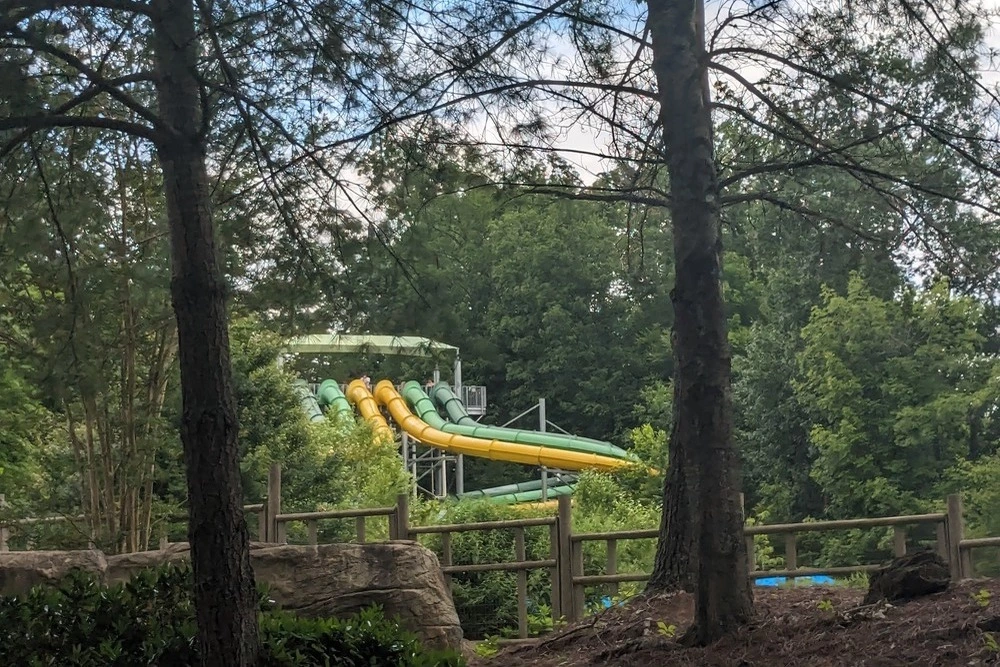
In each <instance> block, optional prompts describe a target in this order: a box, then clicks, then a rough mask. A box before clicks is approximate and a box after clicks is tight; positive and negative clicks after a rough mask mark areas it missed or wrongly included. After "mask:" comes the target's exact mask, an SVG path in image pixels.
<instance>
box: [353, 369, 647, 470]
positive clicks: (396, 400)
mask: <svg viewBox="0 0 1000 667" xmlns="http://www.w3.org/2000/svg"><path fill="white" fill-rule="evenodd" d="M359 385H360V388H361V390H364V391H365V393H367V390H366V389H365V388H364V384H363V383H361V381H360V380H355V381H354V382H352V383H351V384H350V386H349V387H348V389H347V398H348V399H349V400H351V401H352V402H354V404H355V405H357V406H358V409H359V410H362V404H361V403H359V402H358V401H355V400H354V398H352V396H355V395H357V394H358V393H359V390H358V387H359ZM374 403H377V405H376V406H374V407H375V410H376V412H377V409H378V406H379V405H380V406H383V407H385V408H386V409H387V410H388V411H389V415H390V416H391V417H392V420H393V421H394V422H396V424H397V425H399V427H400V428H401V429H402V430H403V431H405V432H406V433H407V434H409V435H410V436H411V437H413V438H415V439H417V440H419V441H420V442H422V443H424V444H425V445H427V446H429V447H436V448H438V449H441V450H443V451H445V452H448V453H452V454H467V455H469V456H479V457H482V458H487V459H491V460H494V461H506V462H509V463H520V464H522V465H529V466H546V467H549V468H559V469H561V470H601V471H609V470H617V469H618V468H622V467H624V466H627V465H631V463H632V462H631V461H629V460H626V459H620V458H612V457H611V456H606V455H603V454H596V453H592V452H583V451H570V450H564V449H556V448H553V447H544V446H539V445H532V444H522V443H514V442H508V441H504V440H498V439H496V438H492V439H485V438H474V437H471V436H467V435H461V434H458V433H447V432H445V431H442V430H441V429H437V428H433V427H432V426H430V425H429V424H428V423H427V422H425V421H423V420H422V419H420V418H419V417H417V416H416V415H414V414H413V413H412V412H411V411H410V408H409V406H408V405H407V404H406V401H405V400H404V399H403V397H402V396H400V395H399V392H398V391H396V387H395V386H394V385H393V384H392V382H390V381H388V380H382V381H381V382H379V383H378V384H377V385H376V386H375V400H374ZM362 416H365V415H364V413H362ZM367 418H368V417H367V416H366V419H367Z"/></svg>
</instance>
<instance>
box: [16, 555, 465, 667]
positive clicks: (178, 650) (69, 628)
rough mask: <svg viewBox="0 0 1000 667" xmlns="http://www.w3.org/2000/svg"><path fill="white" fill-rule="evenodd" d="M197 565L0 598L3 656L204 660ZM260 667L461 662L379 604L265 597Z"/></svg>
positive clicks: (125, 661)
mask: <svg viewBox="0 0 1000 667" xmlns="http://www.w3.org/2000/svg"><path fill="white" fill-rule="evenodd" d="M191 588H192V581H191V571H190V568H188V567H176V566H165V567H163V568H160V569H157V570H147V571H142V572H138V573H137V574H136V575H135V576H134V577H133V578H132V579H131V580H130V581H128V582H126V583H124V584H119V585H116V586H111V587H104V586H102V585H101V584H99V583H98V582H97V580H96V578H95V577H94V576H92V575H89V574H82V573H74V574H72V575H71V576H69V577H68V578H66V579H65V580H63V581H61V582H60V583H59V584H58V586H55V587H46V586H37V587H35V588H33V589H31V591H30V592H28V593H27V594H25V595H20V596H10V597H0V662H2V664H5V665H24V667H42V666H44V665H59V666H60V667H62V666H65V667H98V666H100V667H134V666H135V665H160V666H163V667H167V666H169V665H194V664H197V663H198V649H197V646H198V643H197V641H196V637H195V614H194V602H193V598H192V595H191ZM261 611H262V615H261V644H262V647H263V650H262V653H261V656H260V665H261V667H312V666H315V667H321V666H322V667H334V666H343V667H352V666H355V665H357V666H360V665H365V666H379V667H431V666H437V665H442V666H447V665H454V666H456V667H457V666H458V665H461V664H463V662H462V660H461V659H460V658H459V656H457V655H455V654H451V653H443V652H436V651H429V650H425V649H424V648H423V647H421V646H420V644H419V643H418V642H417V640H416V638H415V637H414V636H413V635H411V634H409V633H407V632H405V631H404V630H402V629H401V628H400V627H399V625H398V624H397V623H395V622H393V621H390V620H387V619H385V618H384V617H383V616H382V614H381V612H380V611H379V610H378V609H375V608H372V609H368V610H365V611H363V612H361V613H360V614H359V615H357V616H355V617H351V618H345V619H306V618H297V617H295V616H293V615H291V614H289V613H287V612H282V611H280V610H276V609H273V608H271V605H270V604H269V603H268V601H267V597H266V595H262V597H261Z"/></svg>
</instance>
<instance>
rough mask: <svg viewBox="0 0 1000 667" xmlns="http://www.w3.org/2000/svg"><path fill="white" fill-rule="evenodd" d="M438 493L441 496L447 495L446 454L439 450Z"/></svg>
mask: <svg viewBox="0 0 1000 667" xmlns="http://www.w3.org/2000/svg"><path fill="white" fill-rule="evenodd" d="M438 493H440V494H441V497H442V498H446V497H447V496H448V454H447V453H445V452H441V483H440V484H439V485H438Z"/></svg>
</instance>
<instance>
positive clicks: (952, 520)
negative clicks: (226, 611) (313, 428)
mask: <svg viewBox="0 0 1000 667" xmlns="http://www.w3.org/2000/svg"><path fill="white" fill-rule="evenodd" d="M946 507H947V511H945V512H936V513H928V514H911V515H903V516H890V517H875V518H863V519H841V520H830V521H808V522H802V523H786V524H766V525H747V526H746V527H745V528H744V536H745V540H746V549H747V557H748V560H749V565H750V568H749V569H750V576H751V577H752V578H754V579H762V578H768V577H793V578H794V577H800V576H811V575H830V576H845V575H851V574H855V573H867V572H872V571H874V570H876V569H878V567H879V565H878V564H860V565H850V566H835V567H811V566H803V565H801V564H800V563H799V558H798V546H799V545H798V536H799V535H800V534H806V533H817V532H829V531H838V530H859V529H860V530H864V529H874V528H891V529H892V541H891V549H892V554H893V555H894V556H897V557H898V556H902V555H905V554H906V553H907V549H908V548H910V547H911V546H914V545H911V543H910V542H911V537H912V535H911V534H910V532H909V531H910V530H912V529H913V528H914V527H920V526H924V527H933V530H934V537H933V545H934V549H935V551H936V552H937V553H938V554H939V555H940V556H941V557H942V559H944V560H945V561H947V562H948V564H949V567H950V569H951V573H952V577H953V578H955V579H961V578H965V577H971V576H973V575H974V574H975V573H974V568H973V560H972V554H973V552H974V551H975V550H976V549H983V548H1000V537H978V538H966V537H965V535H964V527H963V511H962V502H961V498H960V497H959V496H958V495H957V494H953V495H951V496H948V498H947V503H946ZM243 509H244V512H246V513H247V514H256V515H257V526H258V537H259V539H260V541H261V542H264V543H272V544H282V543H286V542H287V532H288V530H287V526H288V525H289V524H293V523H304V524H305V526H306V535H307V537H306V539H307V542H308V544H310V545H316V544H318V543H319V541H320V531H319V525H320V522H323V521H347V520H352V519H353V522H354V525H353V534H354V540H355V541H356V542H358V543H362V544H363V543H365V542H366V540H368V539H369V538H370V536H369V535H368V534H367V532H368V531H367V529H366V528H367V523H366V522H367V520H369V519H377V520H378V519H383V518H384V520H385V521H386V522H387V523H388V531H387V532H380V533H379V539H385V538H386V536H387V539H389V540H417V539H419V538H420V537H421V536H426V537H432V538H436V539H437V540H438V541H439V545H438V548H439V552H438V559H439V562H440V566H441V572H442V574H443V575H444V578H445V581H446V583H447V584H448V587H449V590H451V587H452V584H453V581H452V579H453V577H455V576H457V575H463V574H475V573H484V572H510V573H513V574H514V576H515V577H516V579H517V582H516V585H517V634H518V638H520V639H524V638H526V637H527V636H528V574H529V573H530V572H532V571H536V570H541V571H547V572H548V573H549V575H550V578H551V593H550V596H551V608H552V619H553V621H554V622H556V621H559V620H560V619H562V620H566V621H570V622H572V621H575V620H578V619H580V618H581V617H582V616H583V615H584V613H585V608H586V599H587V598H586V594H587V590H586V589H587V587H591V588H593V587H605V588H607V589H610V592H611V595H612V596H613V597H614V596H618V594H619V592H620V590H619V586H620V584H625V583H642V582H645V581H647V580H648V579H649V576H650V575H649V573H648V572H619V571H618V562H619V558H618V555H619V547H620V545H621V543H623V542H627V541H629V540H650V539H656V538H657V537H658V536H659V530H657V529H656V528H648V529H640V530H617V531H610V532H604V533H574V532H573V528H572V514H571V499H570V498H569V497H568V496H562V497H560V498H559V499H558V511H557V513H556V514H555V515H554V516H547V517H536V518H524V519H511V520H504V521H481V522H474V523H464V524H445V525H425V526H411V525H410V523H409V514H410V510H409V496H408V495H405V494H404V495H400V496H398V497H397V499H396V504H395V505H393V506H386V507H375V508H365V509H342V510H324V511H315V512H282V510H281V468H280V466H277V465H274V466H272V468H271V470H270V472H269V476H268V494H267V498H266V500H265V502H263V503H258V504H254V505H246V506H244V508H243ZM60 521H65V522H83V521H86V517H83V516H52V517H36V518H25V519H13V520H7V521H0V551H7V550H8V548H9V540H10V532H9V531H10V530H11V529H16V528H19V527H30V526H33V525H39V524H51V523H56V522H60ZM165 521H166V522H185V521H187V515H186V514H183V513H178V514H175V515H171V516H167V517H165ZM533 528H535V529H546V528H547V531H546V532H547V533H548V536H547V537H548V554H547V557H544V556H542V554H538V553H535V554H533V556H534V557H533V558H531V559H529V557H528V549H527V541H526V531H527V530H529V529H533ZM476 531H507V532H510V533H511V534H512V546H513V558H512V559H510V560H503V561H499V562H477V563H455V562H454V553H453V540H454V537H455V536H456V535H460V534H462V533H471V532H476ZM925 532H926V533H927V535H928V537H929V531H925ZM755 536H768V537H772V538H778V537H781V538H782V541H783V546H784V554H783V559H784V562H783V567H782V568H781V569H771V570H758V569H757V568H756V567H755V565H756V554H755V545H754V537H755ZM592 542H597V543H603V556H604V568H603V569H604V571H603V572H599V573H589V574H588V573H586V572H584V547H585V545H586V544H587V543H592ZM166 544H167V542H166V537H164V538H161V540H160V547H161V548H163V547H165V546H166ZM779 544H780V542H779ZM599 551H600V548H599ZM539 556H542V557H539ZM650 565H652V564H650Z"/></svg>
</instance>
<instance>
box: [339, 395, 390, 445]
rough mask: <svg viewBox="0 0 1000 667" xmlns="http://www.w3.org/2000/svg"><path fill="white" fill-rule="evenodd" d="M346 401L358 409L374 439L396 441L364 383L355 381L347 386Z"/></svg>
mask: <svg viewBox="0 0 1000 667" xmlns="http://www.w3.org/2000/svg"><path fill="white" fill-rule="evenodd" d="M347 400H348V401H350V402H351V403H352V404H353V405H354V407H356V408H357V409H358V412H359V413H360V414H361V416H362V417H363V418H364V420H365V421H366V422H368V423H369V424H370V425H371V427H372V431H374V432H375V437H376V438H378V439H379V440H386V441H388V442H392V441H393V440H395V439H396V436H395V434H394V433H393V432H392V429H391V428H389V423H388V422H387V421H386V420H385V417H383V416H382V412H381V411H380V410H379V409H378V404H376V403H375V399H374V398H373V397H372V393H371V391H369V390H368V387H366V386H365V383H364V382H362V381H361V380H355V381H354V382H352V383H351V384H349V385H347Z"/></svg>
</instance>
